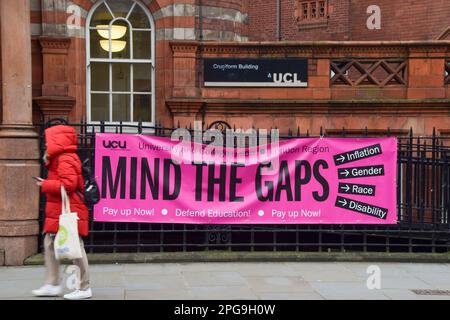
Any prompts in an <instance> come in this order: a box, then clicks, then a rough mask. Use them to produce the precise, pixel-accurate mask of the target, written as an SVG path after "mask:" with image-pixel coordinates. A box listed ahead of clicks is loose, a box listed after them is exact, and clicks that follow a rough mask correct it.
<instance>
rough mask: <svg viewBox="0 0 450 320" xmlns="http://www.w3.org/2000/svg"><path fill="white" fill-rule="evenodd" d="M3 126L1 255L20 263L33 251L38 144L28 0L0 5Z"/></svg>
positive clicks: (0, 145) (0, 135) (0, 151)
mask: <svg viewBox="0 0 450 320" xmlns="http://www.w3.org/2000/svg"><path fill="white" fill-rule="evenodd" d="M0 29H1V41H2V44H1V55H2V66H1V72H2V82H3V83H2V98H3V101H2V123H1V125H0V253H1V252H3V257H2V258H0V262H1V261H3V264H5V265H20V264H22V263H23V261H24V259H25V258H26V257H28V256H30V255H32V254H35V253H36V252H37V235H38V233H39V224H38V216H39V213H38V211H39V210H38V208H39V205H38V204H39V189H38V188H37V187H36V186H35V184H34V180H33V179H32V177H33V176H39V140H38V134H37V133H36V131H35V130H34V128H33V124H32V102H31V37H30V5H29V1H28V0H1V1H0Z"/></svg>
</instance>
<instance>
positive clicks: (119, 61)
mask: <svg viewBox="0 0 450 320" xmlns="http://www.w3.org/2000/svg"><path fill="white" fill-rule="evenodd" d="M86 27H87V28H86V29H87V31H86V54H87V57H86V63H87V70H86V72H87V115H88V116H87V118H88V121H89V122H90V123H96V122H99V121H105V122H107V123H117V122H119V121H122V122H128V123H137V122H140V121H141V122H144V123H147V124H153V123H154V121H155V107H154V105H155V103H154V102H155V97H154V91H155V83H154V81H155V80H154V79H155V77H154V52H155V50H154V47H155V46H154V36H155V34H154V30H155V28H154V22H153V19H152V16H151V14H150V13H149V11H148V9H147V8H146V7H145V6H144V5H143V4H142V3H140V2H139V1H134V0H102V1H98V2H97V3H96V4H95V5H94V7H93V8H92V10H91V11H90V13H89V15H88V18H87V22H86Z"/></svg>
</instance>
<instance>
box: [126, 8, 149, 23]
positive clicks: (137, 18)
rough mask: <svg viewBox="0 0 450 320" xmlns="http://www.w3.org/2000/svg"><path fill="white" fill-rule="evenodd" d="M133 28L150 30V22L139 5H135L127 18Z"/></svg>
mask: <svg viewBox="0 0 450 320" xmlns="http://www.w3.org/2000/svg"><path fill="white" fill-rule="evenodd" d="M128 20H129V21H130V23H131V25H132V26H133V28H143V29H150V22H149V21H148V17H147V15H146V14H145V12H144V10H143V9H142V8H141V6H139V5H135V6H134V9H133V11H132V12H131V15H130V17H129V18H128Z"/></svg>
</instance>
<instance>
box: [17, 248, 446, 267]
mask: <svg viewBox="0 0 450 320" xmlns="http://www.w3.org/2000/svg"><path fill="white" fill-rule="evenodd" d="M88 259H89V263H90V264H114V263H195V262H421V263H449V262H450V252H449V253H384V252H365V253H363V252H331V253H327V252H265V251H261V252H229V251H203V252H164V253H160V252H155V253H95V254H88ZM65 263H68V262H65ZM24 264H25V265H42V264H44V255H43V254H37V255H34V256H31V257H29V258H27V259H26V260H25V261H24Z"/></svg>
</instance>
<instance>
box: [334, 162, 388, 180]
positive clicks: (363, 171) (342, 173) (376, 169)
mask: <svg viewBox="0 0 450 320" xmlns="http://www.w3.org/2000/svg"><path fill="white" fill-rule="evenodd" d="M374 176H384V166H383V165H378V166H364V167H353V168H341V169H338V177H339V179H347V178H364V177H374Z"/></svg>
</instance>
